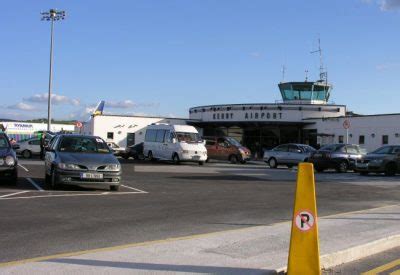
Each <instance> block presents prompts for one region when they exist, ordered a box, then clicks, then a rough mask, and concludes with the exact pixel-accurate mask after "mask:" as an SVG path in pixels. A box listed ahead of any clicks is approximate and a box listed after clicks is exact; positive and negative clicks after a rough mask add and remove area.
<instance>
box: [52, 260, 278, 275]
mask: <svg viewBox="0 0 400 275" xmlns="http://www.w3.org/2000/svg"><path fill="white" fill-rule="evenodd" d="M46 262H51V263H62V264H74V265H86V266H95V267H101V266H103V267H114V268H126V269H136V270H146V271H160V272H166V271H169V272H191V273H205V274H276V273H275V271H273V270H263V269H253V268H240V267H237V268H236V267H218V266H195V265H171V264H152V263H129V262H113V261H100V260H87V259H71V258H69V259H53V260H47V261H46Z"/></svg>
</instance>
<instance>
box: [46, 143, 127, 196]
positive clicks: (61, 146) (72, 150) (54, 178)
mask: <svg viewBox="0 0 400 275" xmlns="http://www.w3.org/2000/svg"><path fill="white" fill-rule="evenodd" d="M46 150H47V152H46V158H45V172H46V174H45V178H46V183H47V184H48V185H50V186H51V187H52V188H53V189H56V188H57V187H58V186H59V185H60V184H66V185H78V186H83V187H98V186H106V187H109V188H110V189H111V190H112V191H117V190H118V189H119V186H120V184H121V165H120V163H119V162H118V160H117V158H116V157H115V156H114V155H113V153H112V151H111V150H110V148H109V147H108V146H107V144H106V143H105V141H104V140H103V139H101V138H99V137H95V136H85V135H58V136H57V137H56V138H55V140H54V141H53V142H52V143H51V145H50V147H48V148H47V149H46Z"/></svg>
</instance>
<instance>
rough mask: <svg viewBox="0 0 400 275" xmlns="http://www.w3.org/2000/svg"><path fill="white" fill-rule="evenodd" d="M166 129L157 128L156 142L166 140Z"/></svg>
mask: <svg viewBox="0 0 400 275" xmlns="http://www.w3.org/2000/svg"><path fill="white" fill-rule="evenodd" d="M164 135H165V130H157V134H156V142H164Z"/></svg>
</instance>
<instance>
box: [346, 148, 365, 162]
mask: <svg viewBox="0 0 400 275" xmlns="http://www.w3.org/2000/svg"><path fill="white" fill-rule="evenodd" d="M345 150H346V153H347V160H348V161H349V164H350V167H354V166H355V164H356V160H357V159H360V158H361V152H360V150H359V148H358V146H356V145H347V146H346V148H345Z"/></svg>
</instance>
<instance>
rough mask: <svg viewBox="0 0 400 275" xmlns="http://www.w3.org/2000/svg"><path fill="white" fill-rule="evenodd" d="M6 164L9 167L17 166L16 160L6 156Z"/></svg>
mask: <svg viewBox="0 0 400 275" xmlns="http://www.w3.org/2000/svg"><path fill="white" fill-rule="evenodd" d="M4 162H5V163H6V165H8V166H13V165H14V164H15V159H14V158H13V157H12V156H6V158H5V159H4Z"/></svg>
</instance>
